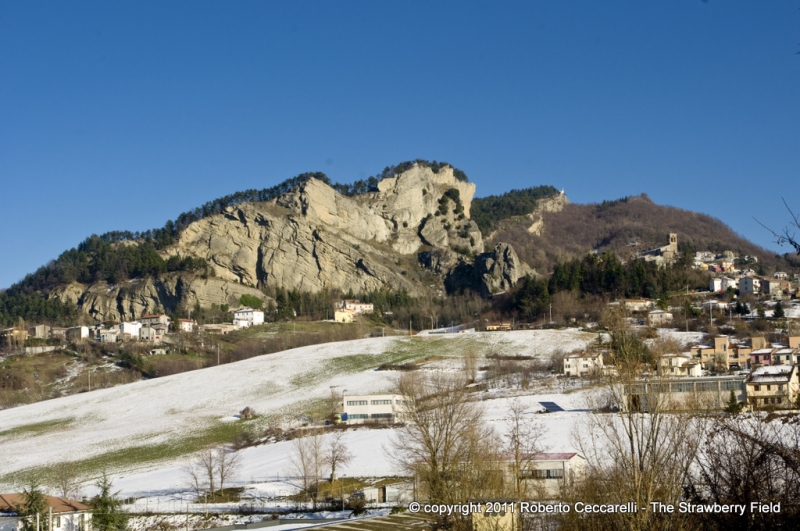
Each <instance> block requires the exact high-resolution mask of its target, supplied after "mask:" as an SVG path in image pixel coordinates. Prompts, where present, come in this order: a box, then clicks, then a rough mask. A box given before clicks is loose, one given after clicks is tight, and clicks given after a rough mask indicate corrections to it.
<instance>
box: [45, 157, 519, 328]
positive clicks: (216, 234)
mask: <svg viewBox="0 0 800 531" xmlns="http://www.w3.org/2000/svg"><path fill="white" fill-rule="evenodd" d="M377 188H378V190H377V191H374V192H369V193H365V194H361V195H357V196H354V197H350V196H345V195H342V194H340V193H338V192H337V191H336V190H335V189H334V188H332V187H331V186H329V185H328V184H326V183H325V182H323V181H320V180H317V179H309V180H307V181H305V182H304V183H302V184H300V185H299V186H297V187H296V188H294V189H293V190H292V191H290V192H288V193H286V194H284V195H282V196H280V197H279V198H277V199H275V200H272V201H269V202H261V203H242V204H239V205H236V206H231V207H228V208H227V209H226V210H225V211H224V212H222V213H221V214H217V215H212V216H208V217H206V218H203V219H201V220H199V221H196V222H194V223H192V224H190V225H189V226H188V227H186V228H185V229H184V230H183V231H182V232H181V233H180V236H179V238H178V241H177V242H176V243H175V244H174V245H173V246H171V247H170V248H168V249H165V250H164V251H162V256H163V257H164V258H168V257H170V256H180V257H185V256H192V257H196V258H203V259H205V260H206V261H207V262H208V263H209V264H210V265H211V266H212V267H213V268H214V273H215V276H214V277H212V278H208V279H205V280H204V279H200V278H198V277H195V276H193V275H188V274H187V275H183V274H169V275H162V276H161V277H159V278H155V279H139V280H131V281H127V282H124V283H121V284H119V285H113V286H111V285H108V284H106V283H98V284H94V285H91V286H82V285H80V284H72V285H69V286H66V287H63V288H61V289H60V290H57V291H54V292H53V293H51V296H57V297H62V298H67V297H69V298H71V299H73V300H75V301H77V302H78V304H79V306H80V307H81V308H82V309H83V311H84V312H86V313H88V314H89V315H91V316H92V317H94V318H96V319H98V320H109V319H113V320H127V319H135V318H137V317H139V316H141V315H142V314H146V313H152V312H155V311H157V310H165V311H170V310H173V309H176V308H179V307H193V306H194V305H195V304H200V306H201V307H208V306H210V305H211V304H228V305H229V306H235V305H236V304H237V303H238V300H239V298H240V297H241V295H242V294H245V293H247V294H250V295H255V296H257V297H261V298H262V299H265V297H264V295H263V292H262V290H265V289H272V288H283V289H287V290H298V291H305V292H318V291H322V290H329V289H338V290H341V291H343V292H347V291H350V290H352V291H353V292H355V293H359V292H370V291H373V290H376V289H390V290H400V289H405V290H406V291H407V292H408V293H409V294H411V295H414V296H419V295H423V294H426V293H428V292H429V291H431V290H433V291H440V290H442V289H447V290H449V291H452V290H454V289H462V288H469V289H476V290H479V291H481V292H482V293H484V294H486V295H489V294H492V293H496V292H498V291H504V290H507V289H509V288H510V287H511V286H513V284H514V283H515V282H516V280H517V279H518V278H519V276H520V275H521V273H520V271H521V270H522V266H521V265H520V264H519V259H518V258H517V255H516V253H514V251H513V249H511V247H510V246H509V245H506V244H502V245H499V246H496V247H495V248H494V250H492V251H491V252H489V253H484V252H483V251H484V243H483V238H482V237H481V233H480V230H479V229H478V227H477V225H476V224H475V222H473V221H472V220H470V218H469V214H470V207H471V205H472V199H473V196H474V194H475V185H474V184H472V183H466V182H462V181H459V180H458V179H456V178H455V176H454V174H453V169H452V168H450V167H442V168H439V171H438V173H434V172H433V170H432V169H430V168H428V167H423V166H419V165H415V166H413V167H412V168H411V169H409V170H407V171H405V172H403V173H402V174H399V175H397V176H395V177H392V178H388V179H384V180H382V181H380V182H379V183H378V187H377ZM482 253H483V254H482ZM475 256H477V257H478V258H477V259H474V258H473V257H475ZM419 266H422V267H419ZM437 283H438V284H437Z"/></svg>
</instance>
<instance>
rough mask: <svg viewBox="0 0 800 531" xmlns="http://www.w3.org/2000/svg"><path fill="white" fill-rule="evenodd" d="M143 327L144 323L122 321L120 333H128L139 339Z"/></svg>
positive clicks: (122, 334)
mask: <svg viewBox="0 0 800 531" xmlns="http://www.w3.org/2000/svg"><path fill="white" fill-rule="evenodd" d="M141 329H142V323H139V322H136V321H134V322H132V323H122V324H121V325H119V335H120V336H122V337H125V335H126V334H127V335H128V337H130V338H131V339H139V330H141Z"/></svg>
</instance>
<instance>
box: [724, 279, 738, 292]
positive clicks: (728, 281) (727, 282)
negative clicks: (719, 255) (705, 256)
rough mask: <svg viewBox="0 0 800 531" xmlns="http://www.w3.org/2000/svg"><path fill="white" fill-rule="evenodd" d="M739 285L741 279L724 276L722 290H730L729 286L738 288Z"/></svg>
mask: <svg viewBox="0 0 800 531" xmlns="http://www.w3.org/2000/svg"><path fill="white" fill-rule="evenodd" d="M738 287H739V280H738V279H736V278H731V277H722V291H728V288H731V289H736V288H738Z"/></svg>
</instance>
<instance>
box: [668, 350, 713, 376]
mask: <svg viewBox="0 0 800 531" xmlns="http://www.w3.org/2000/svg"><path fill="white" fill-rule="evenodd" d="M658 372H659V374H660V375H661V376H665V377H674V376H678V377H680V376H692V377H695V378H697V377H700V376H702V375H703V367H702V366H701V365H700V362H698V361H695V360H693V359H692V354H691V352H683V353H681V354H664V355H663V356H661V357H660V358H659V359H658Z"/></svg>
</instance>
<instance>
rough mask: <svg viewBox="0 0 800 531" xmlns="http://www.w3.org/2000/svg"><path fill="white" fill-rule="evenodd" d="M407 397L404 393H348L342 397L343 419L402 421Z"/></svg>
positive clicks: (357, 421) (353, 420)
mask: <svg viewBox="0 0 800 531" xmlns="http://www.w3.org/2000/svg"><path fill="white" fill-rule="evenodd" d="M405 403H406V399H405V397H404V396H402V395H346V396H343V397H342V421H343V422H347V423H348V424H363V423H365V422H402V421H403V414H404V412H405V407H406V406H405Z"/></svg>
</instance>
